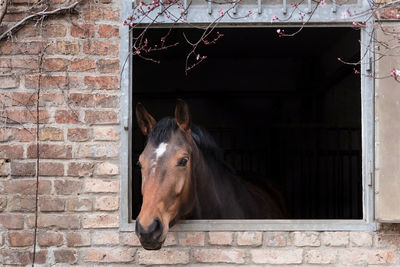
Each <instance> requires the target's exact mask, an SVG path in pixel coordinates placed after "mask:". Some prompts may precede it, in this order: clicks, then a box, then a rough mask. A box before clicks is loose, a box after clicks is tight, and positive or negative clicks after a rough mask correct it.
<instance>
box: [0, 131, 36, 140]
mask: <svg viewBox="0 0 400 267" xmlns="http://www.w3.org/2000/svg"><path fill="white" fill-rule="evenodd" d="M2 130H6V131H7V130H8V131H9V134H10V135H11V139H8V140H15V141H19V142H32V141H34V140H35V139H36V129H35V128H29V127H23V128H7V129H6V128H3V129H1V130H0V132H1V131H2ZM0 135H1V134H0ZM1 139H2V138H0V140H1ZM4 141H6V140H4Z"/></svg>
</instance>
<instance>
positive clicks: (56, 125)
mask: <svg viewBox="0 0 400 267" xmlns="http://www.w3.org/2000/svg"><path fill="white" fill-rule="evenodd" d="M29 2H32V1H28V0H18V1H14V4H13V6H12V8H11V9H10V10H12V11H13V13H11V14H8V15H6V17H5V22H6V23H12V22H13V21H15V20H17V19H18V18H20V17H21V14H20V13H15V12H18V10H23V9H24V8H26V6H27V4H28V3H29ZM53 2H54V3H55V4H57V5H61V4H63V2H64V1H63V0H57V1H53ZM77 10H78V12H77V13H72V14H67V15H65V16H58V17H53V18H51V19H49V20H46V21H44V22H43V24H39V25H36V26H35V25H33V24H30V25H27V26H26V27H24V28H23V29H22V30H21V31H19V32H18V33H17V34H16V35H15V36H14V38H13V39H12V40H9V41H3V42H1V43H0V53H1V54H0V90H1V91H0V93H1V95H0V105H1V114H0V115H1V116H0V123H1V124H0V263H1V264H3V265H8V264H10V265H27V264H29V263H30V262H31V260H32V251H33V240H34V230H33V228H34V223H35V215H34V214H35V213H34V211H35V185H36V180H35V174H36V167H37V166H36V157H37V155H36V154H37V153H36V148H37V147H36V145H37V144H36V141H35V140H36V124H35V121H36V109H35V105H36V93H37V90H38V79H39V75H40V74H39V69H42V79H41V86H40V90H41V93H40V100H39V103H40V111H39V119H40V129H39V133H38V136H39V140H40V145H39V151H40V152H39V155H40V159H41V160H40V166H39V167H40V171H39V174H40V182H39V217H38V228H39V230H38V237H37V245H38V253H37V260H36V262H37V263H38V264H43V265H45V266H48V265H52V264H56V263H66V264H77V265H82V266H87V265H89V264H98V263H105V264H109V263H118V264H123V263H126V264H129V265H132V264H138V265H139V264H144V265H146V264H149V265H157V264H173V265H178V264H182V265H190V264H203V265H206V266H207V265H210V264H215V265H218V264H222V265H224V266H226V264H243V265H248V264H254V265H263V266H266V265H267V266H269V265H277V264H283V265H289V264H297V265H309V264H317V265H325V264H337V265H360V266H365V265H367V264H371V265H398V266H399V265H400V227H399V226H395V225H386V226H384V227H383V229H382V230H380V231H378V232H192V233H183V232H178V233H170V234H169V235H168V239H167V241H166V243H165V248H164V249H162V250H160V251H145V250H143V249H141V248H140V246H139V242H138V240H137V238H136V236H135V234H134V233H133V232H120V231H119V198H120V195H119V190H120V178H121V177H120V172H119V164H120V161H119V152H120V137H119V136H120V135H119V131H120V124H119V121H120V116H119V114H120V90H119V71H120V69H119V63H120V62H119V57H120V51H119V47H120V39H119V32H120V30H121V21H122V18H121V15H120V2H118V1H112V0H99V1H95V2H94V1H93V2H90V1H89V0H88V1H86V0H84V3H83V4H81V5H80V6H79V7H78V8H77ZM45 48H46V49H45ZM41 51H43V63H42V64H41V66H39V65H40V60H39V55H40V54H41Z"/></svg>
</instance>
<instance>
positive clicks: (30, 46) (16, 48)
mask: <svg viewBox="0 0 400 267" xmlns="http://www.w3.org/2000/svg"><path fill="white" fill-rule="evenodd" d="M47 44H48V42H41V41H27V42H2V43H1V44H0V52H1V54H2V55H38V54H39V53H40V52H41V51H42V50H43V49H44V48H45V47H46V46H47Z"/></svg>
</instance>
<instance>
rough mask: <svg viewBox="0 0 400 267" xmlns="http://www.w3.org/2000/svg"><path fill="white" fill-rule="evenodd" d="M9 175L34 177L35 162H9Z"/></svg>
mask: <svg viewBox="0 0 400 267" xmlns="http://www.w3.org/2000/svg"><path fill="white" fill-rule="evenodd" d="M11 175H12V176H35V175H36V163H35V162H14V161H13V162H11Z"/></svg>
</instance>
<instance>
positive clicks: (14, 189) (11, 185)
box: [0, 179, 51, 195]
mask: <svg viewBox="0 0 400 267" xmlns="http://www.w3.org/2000/svg"><path fill="white" fill-rule="evenodd" d="M3 186H4V192H7V194H24V195H32V194H35V192H36V180H33V179H31V180H19V179H18V180H10V181H4V182H3ZM0 192H1V190H0ZM50 192H51V182H50V181H45V180H40V181H39V194H41V195H43V194H50Z"/></svg>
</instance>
